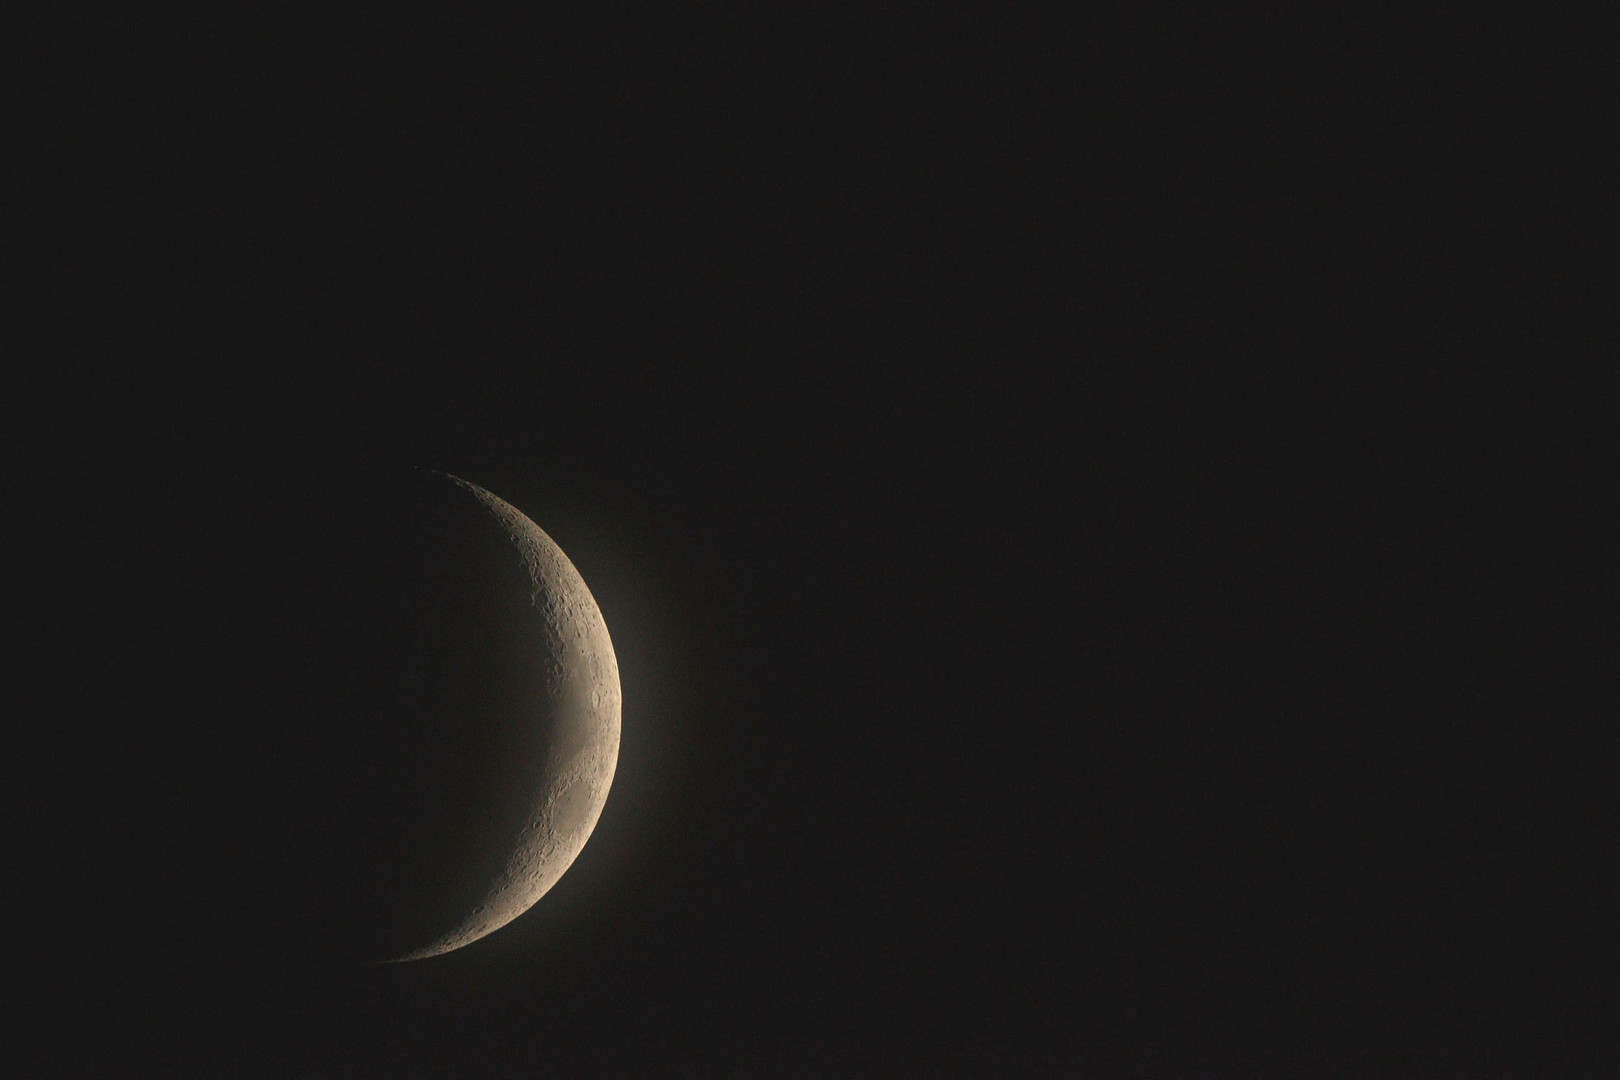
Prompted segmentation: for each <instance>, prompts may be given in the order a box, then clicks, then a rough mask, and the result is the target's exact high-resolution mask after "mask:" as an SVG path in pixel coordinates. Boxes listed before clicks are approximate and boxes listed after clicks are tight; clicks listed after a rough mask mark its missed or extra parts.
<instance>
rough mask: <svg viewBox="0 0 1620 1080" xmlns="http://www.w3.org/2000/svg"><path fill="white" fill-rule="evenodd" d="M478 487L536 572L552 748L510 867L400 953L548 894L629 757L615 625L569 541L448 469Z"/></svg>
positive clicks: (472, 932) (455, 937)
mask: <svg viewBox="0 0 1620 1080" xmlns="http://www.w3.org/2000/svg"><path fill="white" fill-rule="evenodd" d="M438 475H440V476H443V477H444V479H445V480H446V481H448V482H450V483H453V484H455V485H457V486H458V487H459V488H461V489H462V490H463V491H464V492H466V493H467V494H469V495H471V496H472V497H473V498H474V499H475V500H476V501H477V503H478V504H479V505H480V506H481V507H482V508H483V510H484V511H485V512H487V513H488V514H490V515H492V516H493V518H494V520H495V522H496V523H497V524H498V525H499V527H500V528H501V529H502V530H503V531H504V532H505V534H506V536H507V538H508V539H509V540H510V541H511V543H512V546H513V549H514V553H515V554H516V555H517V557H518V558H520V559H521V560H522V562H523V565H524V567H525V568H526V569H527V571H528V577H529V584H530V593H529V602H530V606H531V608H532V611H533V617H534V619H535V620H536V622H537V623H538V625H539V627H540V629H541V630H542V632H543V638H544V640H545V642H546V646H547V648H546V655H543V656H536V657H535V658H534V662H535V663H536V664H540V665H544V667H545V694H544V700H543V701H537V702H535V703H534V723H535V724H536V725H538V726H540V727H541V728H542V729H543V730H542V731H541V732H539V734H540V735H541V736H542V737H543V739H544V743H545V746H546V748H547V749H546V754H545V763H544V765H543V766H542V767H541V771H540V773H539V775H537V776H535V777H534V796H533V799H532V801H531V802H530V804H529V810H528V814H527V816H526V818H525V819H524V823H523V826H522V828H521V830H520V832H519V834H518V836H517V838H516V841H515V843H514V844H513V845H512V848H511V854H510V856H509V857H508V858H507V860H506V863H505V866H504V869H502V870H501V871H500V873H498V874H497V876H496V877H495V879H494V880H493V881H491V882H490V884H489V886H488V888H487V890H486V891H485V893H484V898H483V900H482V901H480V902H479V903H478V904H477V906H476V907H474V908H473V910H472V912H471V913H470V914H469V915H468V916H467V917H466V918H465V920H463V921H462V922H461V923H460V924H459V925H458V926H456V927H455V928H454V929H453V930H451V931H449V932H448V933H445V934H443V935H442V936H440V937H438V938H436V939H435V940H433V941H431V942H429V943H428V944H426V945H424V946H422V947H421V948H418V949H415V950H413V951H411V952H407V953H405V954H404V955H401V956H397V957H394V958H393V960H394V961H395V962H399V961H406V960H421V959H425V958H427V957H430V956H438V955H440V954H442V953H447V952H450V951H452V950H454V949H459V948H461V947H462V946H464V945H467V944H470V943H471V942H474V941H477V940H478V939H479V938H481V937H484V936H485V935H487V934H490V933H492V932H493V931H495V930H498V929H500V928H501V927H503V926H505V925H506V924H507V923H509V922H511V921H512V920H513V919H515V918H517V917H518V916H519V915H521V914H523V912H525V911H527V910H528V909H529V908H530V907H532V906H533V905H534V903H535V902H536V901H537V900H539V899H540V898H541V897H542V896H544V895H545V894H546V893H547V892H548V891H549V890H550V889H551V887H552V886H553V885H555V884H556V883H557V881H558V879H559V878H561V877H562V875H563V873H564V872H565V871H566V870H567V869H568V867H569V866H570V865H572V864H573V862H574V859H575V858H577V857H578V855H579V853H580V850H581V849H583V848H584V846H585V841H586V840H588V839H589V838H590V835H591V831H592V830H593V829H594V828H595V827H596V822H597V819H598V818H600V817H601V814H602V806H603V804H604V803H605V802H606V801H607V794H608V788H609V786H611V784H612V782H613V771H614V768H615V766H616V765H617V763H618V758H619V723H620V710H621V706H622V698H621V695H620V689H619V665H618V661H617V659H616V658H615V657H614V655H613V643H612V641H611V640H609V638H608V631H607V624H606V623H605V622H603V620H602V612H601V611H600V610H599V609H598V608H597V606H596V600H595V599H594V598H593V597H592V596H591V593H590V590H589V589H588V588H586V587H585V581H584V579H583V578H582V577H580V575H579V571H578V570H576V569H575V568H574V564H573V563H571V562H569V561H568V557H567V556H566V555H564V554H563V552H562V549H561V548H559V547H558V546H557V545H556V543H555V542H554V541H553V540H552V539H551V537H549V536H547V535H546V534H545V532H544V531H542V530H541V528H540V527H539V526H538V525H536V524H535V523H534V522H533V521H531V520H529V518H528V517H526V516H525V515H524V514H523V513H522V512H521V511H519V510H518V509H517V508H516V507H514V506H512V505H511V504H510V503H508V502H506V501H505V500H504V499H501V498H500V497H498V496H496V495H493V494H491V493H490V492H488V491H486V490H484V489H483V488H481V487H479V486H478V485H477V484H472V483H469V482H468V481H466V480H462V479H460V478H458V477H454V476H450V475H448V474H443V473H441V474H438Z"/></svg>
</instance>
